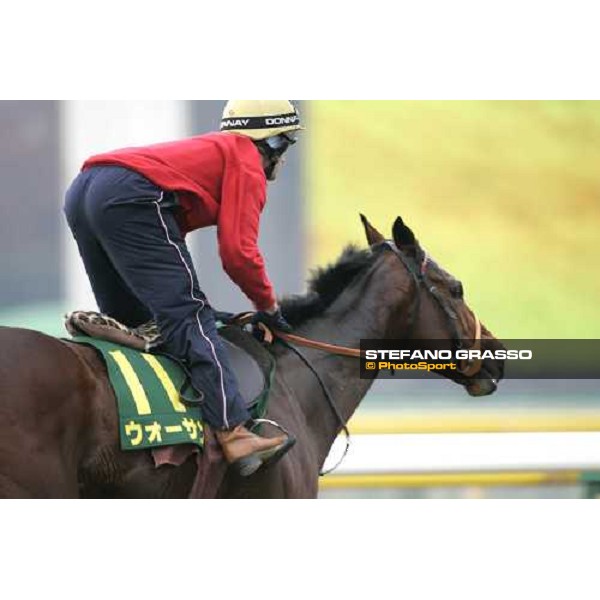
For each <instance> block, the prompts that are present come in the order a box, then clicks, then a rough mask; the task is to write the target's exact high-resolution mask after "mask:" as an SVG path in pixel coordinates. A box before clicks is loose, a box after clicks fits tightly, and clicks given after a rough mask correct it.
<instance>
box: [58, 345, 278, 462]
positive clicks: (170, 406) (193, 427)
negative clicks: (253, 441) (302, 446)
mask: <svg viewBox="0 0 600 600" xmlns="http://www.w3.org/2000/svg"><path fill="white" fill-rule="evenodd" d="M68 341H70V342H74V343H76V344H85V345H88V346H92V347H94V348H95V349H96V350H97V351H98V352H99V353H100V354H101V355H102V358H103V359H104V362H105V364H106V368H107V371H108V376H109V379H110V383H111V385H112V387H113V390H114V392H115V396H116V398H117V409H118V414H119V437H120V440H121V449H122V450H144V449H148V448H156V447H159V446H173V445H176V444H195V445H196V446H198V447H199V448H202V447H203V445H204V426H203V420H202V412H201V408H200V406H199V405H192V404H189V403H184V402H182V400H181V396H180V390H181V389H182V388H183V386H184V384H185V383H186V380H187V374H186V372H185V371H184V370H183V369H182V368H181V366H180V365H179V364H178V363H177V362H176V361H174V360H173V359H171V358H168V357H166V356H161V355H159V354H149V353H146V352H140V351H138V350H134V349H133V348H128V347H126V346H122V345H120V344H115V343H112V342H108V341H104V340H99V339H96V338H92V337H88V336H85V335H80V336H74V337H72V338H69V339H68ZM263 370H264V369H263ZM273 370H274V365H272V369H271V370H270V371H269V372H268V377H266V378H265V381H266V385H265V389H264V390H263V392H262V393H261V395H260V396H259V397H257V398H256V399H255V401H254V402H253V403H252V404H251V406H250V409H251V413H252V416H253V418H258V417H260V416H262V415H263V414H264V411H265V409H266V400H267V397H268V392H269V388H270V383H271V378H272V374H273Z"/></svg>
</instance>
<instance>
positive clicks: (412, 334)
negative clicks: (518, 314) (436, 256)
mask: <svg viewBox="0 0 600 600" xmlns="http://www.w3.org/2000/svg"><path fill="white" fill-rule="evenodd" d="M361 218H362V221H363V225H364V227H365V232H366V235H367V241H368V242H369V244H370V246H371V248H372V249H373V250H375V251H382V252H383V251H388V252H389V258H387V261H389V264H390V269H391V271H390V272H392V273H393V274H394V275H393V276H394V277H397V278H398V286H394V289H397V290H398V306H397V310H396V311H393V312H392V316H391V319H390V327H389V331H388V334H389V335H388V337H390V338H397V339H410V340H414V341H418V342H420V343H421V344H422V347H423V348H425V347H427V345H428V342H430V343H431V344H434V343H435V341H437V340H444V341H445V342H447V343H449V344H450V345H451V347H452V348H453V349H454V350H458V349H461V350H479V351H481V352H484V351H487V350H491V351H492V352H494V351H496V350H500V349H504V346H503V345H502V344H501V343H500V341H499V340H497V339H496V338H495V337H494V336H493V335H492V334H491V333H490V331H489V330H488V329H487V328H486V327H485V326H484V325H483V323H481V322H480V321H479V319H478V318H477V316H476V315H475V314H474V313H473V311H472V310H471V309H470V308H469V307H468V306H467V304H466V302H465V299H464V292H463V286H462V283H461V282H460V281H459V280H458V279H456V278H455V277H453V276H452V275H450V274H449V273H447V272H446V271H444V270H443V269H442V268H441V267H440V266H439V265H438V264H437V263H436V262H435V261H434V260H433V259H432V258H431V257H430V256H429V255H428V254H427V252H425V250H423V248H421V246H420V244H419V242H418V241H417V239H416V238H415V235H414V234H413V232H412V231H411V230H410V228H409V227H407V226H406V225H405V224H404V222H403V221H402V219H401V218H400V217H398V218H397V219H396V221H395V223H394V226H393V229H392V233H393V239H392V240H386V239H385V238H384V237H383V236H382V235H381V234H380V233H379V232H378V231H377V230H376V229H375V228H374V227H373V226H372V225H371V224H370V223H369V222H368V221H367V219H366V218H365V217H364V216H363V215H361ZM407 290H410V291H409V292H408V294H409V295H410V296H411V298H410V300H409V303H408V307H409V309H408V310H407V301H406V291H407ZM387 300H388V301H389V300H390V299H387ZM439 373H440V374H442V375H443V376H444V377H447V378H449V379H451V380H452V381H454V382H456V383H458V384H460V385H462V386H464V387H465V389H466V390H467V392H468V393H469V394H470V395H471V396H485V395H488V394H491V393H493V392H494V391H495V390H496V387H497V384H498V382H499V381H500V380H501V379H502V377H503V375H504V361H503V360H497V359H493V358H484V359H483V360H481V359H472V360H461V361H458V365H457V370H455V371H451V370H444V371H439Z"/></svg>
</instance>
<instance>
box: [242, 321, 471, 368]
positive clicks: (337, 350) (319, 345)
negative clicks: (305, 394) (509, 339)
mask: <svg viewBox="0 0 600 600" xmlns="http://www.w3.org/2000/svg"><path fill="white" fill-rule="evenodd" d="M253 314H254V313H251V312H247V313H240V314H239V315H236V316H235V317H233V319H232V322H233V323H235V324H237V325H242V326H243V325H247V324H248V323H250V321H251V319H252V315H253ZM258 327H259V328H260V329H261V331H262V332H263V334H264V336H265V337H264V339H265V342H266V343H267V344H272V343H273V338H274V337H278V338H281V339H282V340H285V341H286V342H291V343H294V344H298V345H299V346H304V347H305V348H313V349H315V350H323V351H324V352H329V354H338V355H340V356H350V357H352V358H361V357H362V353H361V351H360V350H359V349H358V348H347V347H346V346H337V345H336V344H327V343H326V342H318V341H317V340H311V339H309V338H305V337H302V336H300V335H296V334H293V333H283V332H282V331H273V330H271V329H269V328H268V327H267V326H266V325H264V324H263V323H259V325H258ZM480 349H481V322H480V321H479V319H478V318H477V317H476V316H475V336H474V338H473V347H472V348H471V350H480ZM481 363H482V360H481V359H480V358H478V359H475V360H465V366H464V368H461V369H459V371H460V372H461V373H462V374H463V375H465V376H466V377H472V376H473V375H475V374H476V373H477V372H479V369H481Z"/></svg>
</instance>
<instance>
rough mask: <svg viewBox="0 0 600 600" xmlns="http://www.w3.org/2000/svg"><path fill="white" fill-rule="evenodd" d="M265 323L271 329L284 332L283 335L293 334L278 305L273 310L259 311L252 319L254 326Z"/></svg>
mask: <svg viewBox="0 0 600 600" xmlns="http://www.w3.org/2000/svg"><path fill="white" fill-rule="evenodd" d="M258 323H264V324H265V325H266V326H267V327H268V328H269V329H274V330H275V331H282V332H283V333H291V332H292V326H291V325H290V324H289V323H288V322H287V321H286V320H285V317H284V316H283V315H282V314H281V309H280V308H279V307H278V306H277V305H276V306H275V307H274V308H273V309H272V310H268V311H267V310H259V311H258V312H255V313H254V315H253V317H252V324H253V325H258Z"/></svg>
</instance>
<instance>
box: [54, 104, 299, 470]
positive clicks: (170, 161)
mask: <svg viewBox="0 0 600 600" xmlns="http://www.w3.org/2000/svg"><path fill="white" fill-rule="evenodd" d="M301 129H304V128H303V127H301V126H300V120H299V116H298V112H297V110H296V109H295V107H294V106H293V104H291V103H290V102H289V101H287V100H230V101H229V102H228V103H227V104H226V106H225V109H224V112H223V119H222V121H221V131H220V132H216V133H209V134H206V135H199V136H195V137H191V138H188V139H183V140H179V141H174V142H166V143H162V144H154V145H150V146H144V147H134V148H125V149H122V150H115V151H112V152H108V153H105V154H99V155H96V156H92V157H91V158H89V159H88V160H86V161H85V163H84V165H83V167H82V170H81V172H80V173H79V175H78V176H77V178H76V179H75V180H74V181H73V183H72V184H71V186H70V188H69V190H68V191H67V194H66V201H65V214H66V217H67V221H68V223H69V227H70V229H71V231H72V233H73V236H74V237H75V240H76V242H77V245H78V247H79V252H80V254H81V257H82V259H83V262H84V264H85V268H86V271H87V274H88V277H89V279H90V282H91V285H92V289H93V292H94V295H95V297H96V301H97V303H98V307H99V309H100V311H101V312H103V313H105V314H108V315H109V316H111V317H114V318H115V319H117V320H119V321H121V322H122V323H124V324H125V325H128V326H130V327H135V326H138V325H140V324H142V323H144V322H146V321H149V320H151V319H155V320H156V322H157V324H158V327H159V330H160V333H161V339H162V343H161V346H160V350H161V351H163V352H165V353H168V354H171V355H173V356H175V357H177V358H179V359H181V360H182V361H183V362H184V364H185V365H186V366H187V368H188V370H189V373H190V377H191V383H192V385H193V387H194V389H195V390H196V391H197V392H203V394H204V402H203V404H202V412H203V417H204V420H205V421H206V423H208V425H210V427H211V428H212V429H213V431H214V432H215V437H216V438H217V440H218V441H219V443H220V444H221V447H222V449H223V453H224V455H225V458H226V459H227V461H228V462H229V463H230V464H231V465H233V467H234V468H235V470H236V471H237V472H238V473H239V474H241V475H243V476H248V475H251V474H252V473H254V472H255V471H256V470H257V469H259V468H260V467H262V466H263V465H265V464H269V463H273V462H275V461H277V460H279V458H281V457H282V456H283V455H284V454H285V453H286V452H287V451H288V450H289V449H290V448H291V446H292V445H293V443H294V440H293V438H290V437H289V436H278V437H274V438H264V437H261V436H258V435H255V434H254V433H252V432H251V431H250V430H249V429H248V428H247V427H246V424H247V422H248V421H249V420H250V414H249V413H248V411H247V409H246V408H245V405H244V400H243V398H242V396H241V395H240V392H239V390H238V385H237V382H236V379H235V375H234V373H233V372H232V370H231V367H230V365H229V361H228V358H227V354H226V352H225V350H224V347H223V344H222V342H221V340H220V338H219V335H218V334H217V328H216V324H215V315H214V311H213V309H212V307H211V306H210V304H209V302H208V300H207V298H206V296H205V295H204V294H203V292H202V291H201V289H200V285H199V282H198V278H197V275H196V272H195V269H194V266H193V264H192V259H191V256H190V253H189V251H188V249H187V246H186V243H185V236H186V234H187V233H189V232H190V231H193V230H195V229H198V228H201V227H208V226H211V225H216V226H217V234H218V244H219V254H220V257H221V261H222V264H223V268H224V269H225V271H226V272H227V274H228V275H229V277H230V278H231V279H232V280H233V281H234V282H235V283H236V284H237V285H238V286H239V287H240V288H241V290H242V291H243V292H244V293H245V295H246V296H247V297H248V298H249V299H250V300H251V302H252V303H253V305H254V307H255V308H256V310H257V313H256V314H255V317H254V321H255V322H263V323H265V324H267V325H268V326H271V327H273V328H276V329H279V330H282V331H291V327H290V326H289V324H288V323H287V322H286V320H285V319H284V317H283V316H282V314H281V311H280V309H279V306H278V304H277V300H276V297H275V293H274V291H273V286H272V285H271V282H270V280H269V278H268V276H267V273H266V270H265V265H264V261H263V258H262V255H261V253H260V250H259V249H258V246H257V240H258V232H259V221H260V215H261V212H262V210H263V207H264V205H265V202H266V183H267V180H268V181H273V180H275V178H276V177H277V173H278V171H279V168H280V167H281V165H282V164H283V162H284V160H283V155H284V153H285V151H286V150H287V149H288V148H289V146H290V145H292V144H294V143H295V141H296V135H297V133H298V131H299V130H301Z"/></svg>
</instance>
